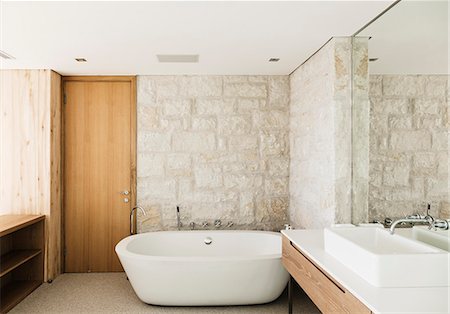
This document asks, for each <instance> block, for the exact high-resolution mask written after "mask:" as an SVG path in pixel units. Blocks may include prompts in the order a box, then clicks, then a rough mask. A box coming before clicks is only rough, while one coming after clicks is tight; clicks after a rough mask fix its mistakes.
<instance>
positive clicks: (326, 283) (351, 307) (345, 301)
mask: <svg viewBox="0 0 450 314" xmlns="http://www.w3.org/2000/svg"><path fill="white" fill-rule="evenodd" d="M282 250H283V256H282V262H283V265H284V267H285V268H286V269H287V270H288V272H289V273H290V274H291V276H292V277H293V278H294V279H295V281H296V282H297V283H298V284H299V285H300V286H301V287H302V289H303V290H304V291H305V292H306V294H307V295H308V296H309V298H310V299H311V300H312V301H313V302H314V303H315V304H316V306H317V307H318V308H319V310H320V311H321V312H322V313H371V311H370V310H369V309H368V308H367V307H366V306H365V305H364V304H362V303H361V301H359V300H358V299H357V298H356V297H355V296H353V295H352V294H351V293H350V292H348V291H347V290H346V289H345V288H343V287H342V286H341V285H339V283H337V282H336V281H335V280H334V279H333V278H332V277H331V276H330V275H329V274H327V273H326V272H325V271H324V270H323V269H321V268H320V267H318V266H317V265H315V264H314V263H313V262H311V261H310V260H309V259H308V258H307V257H306V256H305V255H304V254H303V253H302V252H301V250H299V249H298V248H297V247H295V246H294V245H293V244H292V242H291V241H290V240H289V239H288V238H287V237H286V236H284V235H283V249H282Z"/></svg>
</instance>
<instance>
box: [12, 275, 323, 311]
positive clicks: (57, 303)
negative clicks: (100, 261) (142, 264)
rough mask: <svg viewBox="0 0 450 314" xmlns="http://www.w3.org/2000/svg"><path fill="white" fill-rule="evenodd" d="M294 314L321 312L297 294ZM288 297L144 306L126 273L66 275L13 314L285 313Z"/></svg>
mask: <svg viewBox="0 0 450 314" xmlns="http://www.w3.org/2000/svg"><path fill="white" fill-rule="evenodd" d="M294 295H295V298H294V313H311V314H312V313H320V312H319V310H318V309H317V308H316V307H315V305H314V304H313V303H312V302H311V301H310V300H309V298H308V297H307V296H306V295H305V294H304V292H303V291H301V290H300V289H297V290H296V291H295V293H294ZM287 312H288V307H287V295H286V292H285V293H283V295H282V296H281V297H280V298H278V299H277V300H275V301H274V302H272V303H269V304H263V305H254V306H227V307H161V306H152V305H148V304H145V303H142V302H141V301H140V300H139V299H138V298H137V296H136V295H135V294H134V291H133V289H132V288H131V285H130V283H129V282H128V281H127V280H126V277H125V274H124V273H90V274H63V275H61V276H59V277H57V278H56V279H55V280H54V281H53V283H51V284H47V283H45V284H43V285H42V286H40V287H39V288H38V289H36V290H35V291H34V292H33V293H32V294H31V295H29V296H28V297H27V298H26V299H25V300H23V301H22V302H21V303H20V304H18V305H17V306H16V307H15V308H14V309H13V310H12V311H11V312H10V313H11V314H17V313H60V314H63V313H130V314H131V313H154V314H197V313H199V314H204V313H212V314H218V313H224V314H232V313H233V314H234V313H236V314H238V313H239V314H243V313H249V314H284V313H287Z"/></svg>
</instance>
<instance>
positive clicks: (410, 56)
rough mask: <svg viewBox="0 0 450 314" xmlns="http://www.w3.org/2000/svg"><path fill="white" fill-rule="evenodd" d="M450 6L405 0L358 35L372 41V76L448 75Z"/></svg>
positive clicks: (444, 2) (442, 3) (370, 53)
mask: <svg viewBox="0 0 450 314" xmlns="http://www.w3.org/2000/svg"><path fill="white" fill-rule="evenodd" d="M449 9H450V8H449V4H448V0H445V1H442V0H441V1H406V0H403V1H401V2H400V3H398V4H397V5H396V6H394V7H393V8H392V9H391V10H389V11H388V12H387V13H386V14H384V15H383V16H381V17H380V18H379V19H377V20H376V21H375V22H374V23H372V24H371V25H369V27H367V28H366V29H365V30H363V31H362V32H361V33H360V34H359V35H358V36H367V37H369V36H371V37H372V38H371V39H370V41H369V56H370V58H378V60H377V61H375V62H371V63H370V66H369V70H370V73H371V74H448V73H450V72H449V69H448V58H449V54H448V47H449V46H448V45H449V36H448V35H449V32H448V30H449V29H448V27H449V23H448V22H449V21H448V17H449Z"/></svg>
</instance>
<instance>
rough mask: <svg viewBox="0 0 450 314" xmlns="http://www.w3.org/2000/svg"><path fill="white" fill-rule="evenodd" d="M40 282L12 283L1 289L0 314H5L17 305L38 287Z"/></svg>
mask: <svg viewBox="0 0 450 314" xmlns="http://www.w3.org/2000/svg"><path fill="white" fill-rule="evenodd" d="M40 285H41V282H40V281H38V280H23V281H12V282H11V283H9V284H7V285H6V286H4V287H3V288H2V291H1V296H0V298H1V300H2V302H1V304H0V313H6V312H8V311H9V310H10V309H12V308H13V307H14V306H15V305H16V304H17V303H19V302H20V301H22V300H23V299H25V297H26V296H27V295H29V294H30V293H31V292H33V290H34V289H36V288H37V287H39V286H40Z"/></svg>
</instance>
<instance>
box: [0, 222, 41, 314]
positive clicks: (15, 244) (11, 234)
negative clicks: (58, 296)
mask: <svg viewBox="0 0 450 314" xmlns="http://www.w3.org/2000/svg"><path fill="white" fill-rule="evenodd" d="M44 219H45V216H44V215H4V216H0V291H1V292H0V313H6V312H8V311H9V310H11V309H12V308H13V307H14V306H15V305H16V304H18V303H19V302H20V301H22V300H23V299H24V298H25V297H26V296H27V295H29V294H30V293H31V292H32V291H33V290H34V289H36V288H37V287H39V286H40V285H41V284H42V282H43V279H44Z"/></svg>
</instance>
